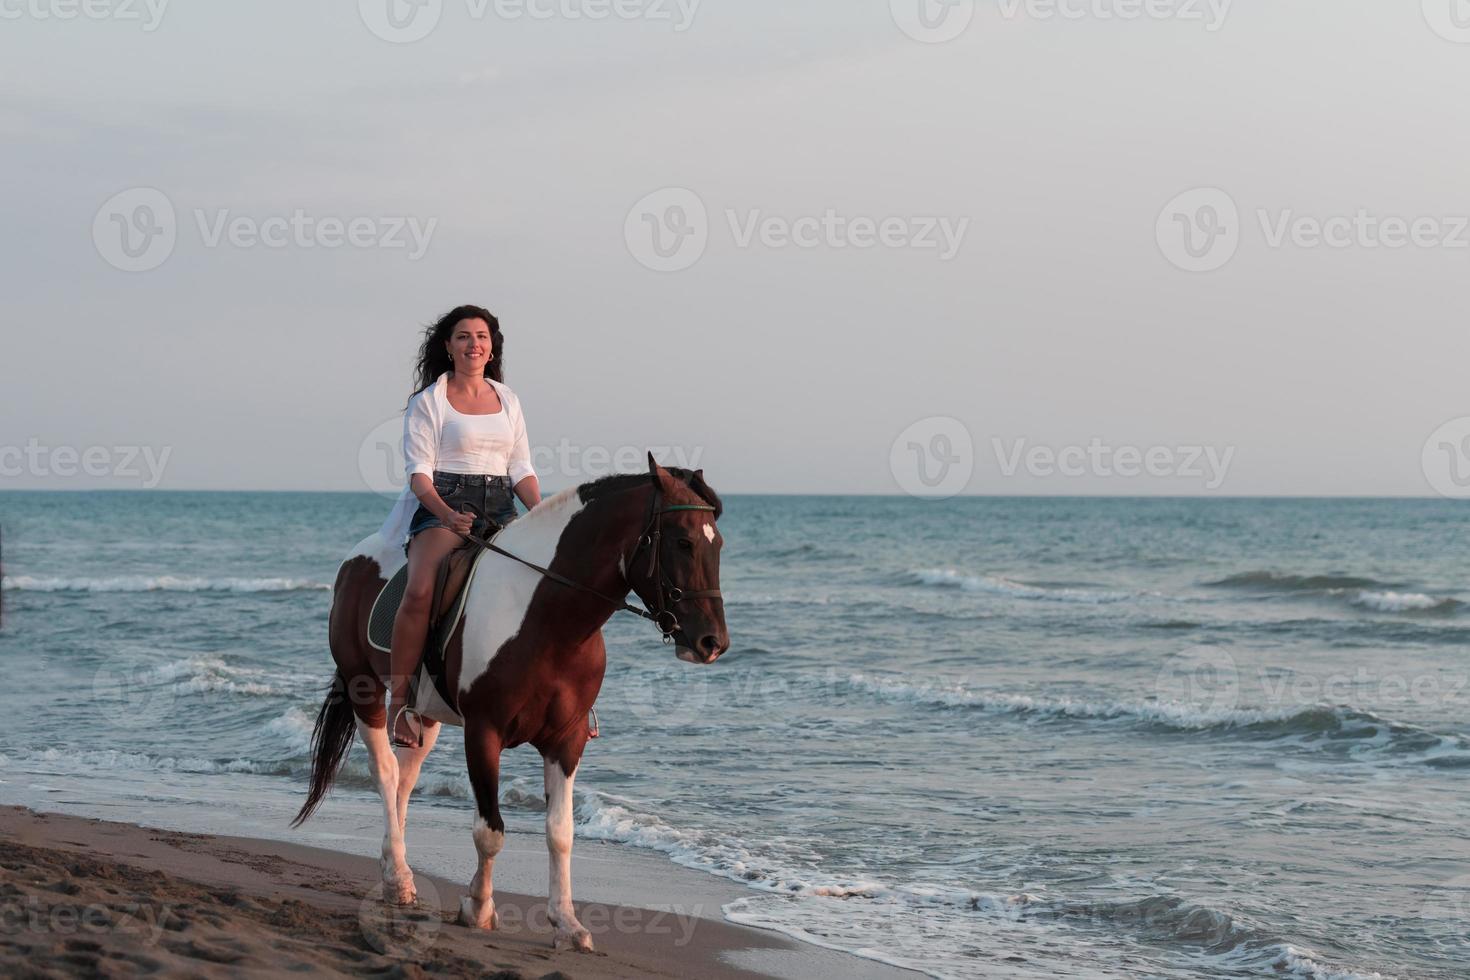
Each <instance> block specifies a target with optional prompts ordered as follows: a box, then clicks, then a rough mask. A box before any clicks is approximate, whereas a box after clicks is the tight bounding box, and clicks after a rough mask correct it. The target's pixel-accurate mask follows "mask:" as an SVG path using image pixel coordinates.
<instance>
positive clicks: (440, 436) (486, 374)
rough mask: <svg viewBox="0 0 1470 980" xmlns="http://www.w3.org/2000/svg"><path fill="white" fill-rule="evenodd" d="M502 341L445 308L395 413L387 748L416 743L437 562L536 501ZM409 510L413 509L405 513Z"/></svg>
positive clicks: (493, 324) (474, 317) (492, 329)
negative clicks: (399, 443)
mask: <svg viewBox="0 0 1470 980" xmlns="http://www.w3.org/2000/svg"><path fill="white" fill-rule="evenodd" d="M504 348H505V338H504V336H503V335H502V334H501V331H500V321H498V320H497V319H496V318H495V317H494V316H493V315H492V314H491V313H490V311H488V310H485V309H482V308H481V307H478V306H460V307H456V308H455V309H453V310H450V311H449V312H448V313H446V314H445V315H444V316H442V317H440V318H439V321H438V322H437V323H435V324H434V325H433V326H431V327H429V328H428V330H426V331H425V333H424V342H423V345H422V346H421V347H420V349H419V356H418V365H417V369H416V371H417V388H416V389H415V391H414V394H413V395H412V396H411V397H410V398H409V401H408V408H407V410H406V411H405V412H404V415H403V455H404V459H405V462H406V469H407V473H408V479H409V485H408V487H406V488H405V489H404V491H403V494H402V496H400V497H399V500H398V504H397V506H395V507H394V508H393V512H392V513H391V514H390V515H389V517H388V520H387V521H386V522H385V523H384V524H383V529H382V531H381V532H380V533H381V534H382V536H383V540H384V541H385V542H390V543H392V544H393V545H394V546H397V545H398V544H399V543H401V542H403V541H404V539H405V537H406V538H407V544H406V545H405V547H406V548H407V552H408V584H407V587H406V588H405V590H404V594H403V601H402V603H401V604H400V605H399V607H398V616H397V618H396V619H395V620H394V623H393V642H392V652H391V653H390V654H389V662H390V668H389V673H390V677H389V688H388V693H389V698H390V704H389V711H390V718H391V719H392V722H391V724H390V726H389V727H390V730H391V733H392V739H393V744H394V745H396V746H401V747H417V746H421V745H422V744H423V720H422V719H420V718H419V717H418V715H417V714H416V713H415V712H414V711H413V710H412V708H411V707H410V705H409V693H410V689H411V686H412V682H413V678H414V677H415V675H417V674H418V671H419V664H420V663H421V662H422V660H423V656H424V645H425V642H426V640H427V632H428V623H429V612H430V609H429V607H430V604H431V603H432V602H433V596H434V577H435V571H436V570H437V569H438V567H439V563H440V562H441V561H442V560H443V559H444V557H445V556H446V555H448V554H449V552H451V551H453V550H454V549H455V548H457V547H458V546H459V545H461V544H463V543H464V538H463V535H464V534H466V533H475V534H478V535H482V536H483V535H485V534H487V533H489V531H491V530H493V528H494V527H495V526H496V525H505V524H509V523H510V522H511V521H513V520H515V519H516V507H515V500H514V498H512V496H511V491H512V489H513V490H514V492H515V496H517V497H519V498H520V499H521V502H522V503H524V504H525V505H526V507H527V509H529V508H531V507H534V506H536V504H537V503H538V502H540V500H541V487H540V484H539V483H538V482H537V479H536V471H535V470H534V469H532V467H531V450H530V446H529V445H528V443H527V441H526V421H525V417H524V415H523V414H522V413H521V404H520V399H518V398H517V397H516V395H515V393H514V392H512V391H511V390H510V388H508V387H506V385H505V383H504V359H503V351H504ZM415 504H417V509H414V505H415Z"/></svg>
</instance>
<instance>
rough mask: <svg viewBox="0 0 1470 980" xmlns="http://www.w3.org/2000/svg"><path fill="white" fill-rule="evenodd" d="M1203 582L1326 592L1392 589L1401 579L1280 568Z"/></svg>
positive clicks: (1265, 589) (1231, 586)
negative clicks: (1299, 572) (1291, 572)
mask: <svg viewBox="0 0 1470 980" xmlns="http://www.w3.org/2000/svg"><path fill="white" fill-rule="evenodd" d="M1205 585H1206V586H1209V587H1211V588H1222V589H1254V590H1256V591H1261V592H1326V591H1328V590H1329V589H1394V588H1402V585H1401V584H1400V583H1395V582H1379V581H1376V580H1375V579H1371V578H1359V577H1357V576H1353V575H1283V574H1281V573H1279V572H1267V571H1258V572H1241V573H1240V574H1238V575H1229V576H1226V577H1225V578H1222V579H1217V580H1216V581H1213V582H1206V583H1205Z"/></svg>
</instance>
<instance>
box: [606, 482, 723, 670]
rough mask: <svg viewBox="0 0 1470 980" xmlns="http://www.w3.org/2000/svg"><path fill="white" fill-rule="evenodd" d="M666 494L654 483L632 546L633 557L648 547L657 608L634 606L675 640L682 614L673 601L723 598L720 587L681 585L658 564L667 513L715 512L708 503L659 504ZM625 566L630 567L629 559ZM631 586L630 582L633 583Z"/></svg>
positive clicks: (650, 574) (666, 636) (660, 630)
mask: <svg viewBox="0 0 1470 980" xmlns="http://www.w3.org/2000/svg"><path fill="white" fill-rule="evenodd" d="M662 497H663V488H662V487H659V486H655V487H654V488H653V496H652V497H651V498H649V501H648V521H647V522H646V523H645V524H644V527H643V533H642V534H641V535H639V537H638V547H636V548H634V549H633V561H637V560H638V552H640V551H642V550H643V549H644V548H647V549H648V580H649V581H650V582H652V583H653V589H654V595H656V596H657V597H658V609H657V610H656V611H655V612H654V613H653V614H652V615H649V614H648V613H647V612H645V611H643V610H641V609H639V610H634V611H635V612H637V613H639V614H640V615H643V616H646V617H647V618H649V619H651V620H653V623H654V625H655V626H657V627H658V628H659V632H661V633H662V634H663V636H664V642H665V643H672V642H674V634H675V633H677V632H678V631H679V617H678V616H675V615H674V612H673V610H671V609H670V608H669V606H670V605H671V604H676V603H680V602H683V601H684V600H685V599H720V600H721V601H723V597H722V596H721V595H720V590H719V589H694V590H687V589H681V588H679V587H678V586H676V585H674V584H673V583H672V582H670V581H669V580H668V579H666V578H664V574H663V568H662V567H661V566H660V565H659V555H660V553H661V549H660V548H659V544H660V543H661V542H662V540H663V533H664V529H663V521H662V520H661V518H662V517H663V516H664V515H665V514H670V513H673V512H674V511H678V510H704V511H710V512H711V513H713V512H714V508H713V507H711V506H709V505H708V504H670V505H669V506H667V507H659V501H660V499H661V498H662ZM625 567H627V568H631V567H632V563H631V562H629V563H628V564H627V565H626V566H625ZM627 578H628V576H627V573H626V572H624V573H623V580H624V581H627ZM629 587H630V588H631V583H630V586H629Z"/></svg>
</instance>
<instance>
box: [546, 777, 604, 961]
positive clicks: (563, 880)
mask: <svg viewBox="0 0 1470 980" xmlns="http://www.w3.org/2000/svg"><path fill="white" fill-rule="evenodd" d="M579 755H580V753H579ZM542 762H543V768H544V772H545V775H546V851H547V854H548V856H549V858H550V865H551V875H550V878H551V884H550V887H549V889H548V891H547V899H546V911H547V915H548V916H549V917H550V919H551V923H552V925H554V926H556V935H555V937H554V938H553V939H552V946H553V947H555V948H556V949H561V948H563V947H567V946H570V947H572V948H573V949H577V950H580V951H581V952H584V953H590V952H592V934H591V933H589V932H588V931H587V930H586V929H584V928H582V923H580V922H578V921H577V914H576V912H575V911H574V910H573V908H572V784H573V783H574V782H575V781H576V778H577V760H573V761H572V762H571V764H570V766H569V767H568V768H563V766H562V762H561V760H560V759H555V758H551V757H549V756H546V757H543V759H542Z"/></svg>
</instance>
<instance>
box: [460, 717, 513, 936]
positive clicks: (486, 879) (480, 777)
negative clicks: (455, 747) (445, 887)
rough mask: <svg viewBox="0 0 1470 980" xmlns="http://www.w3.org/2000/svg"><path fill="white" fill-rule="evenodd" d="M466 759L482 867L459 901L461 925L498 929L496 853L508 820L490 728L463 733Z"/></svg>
mask: <svg viewBox="0 0 1470 980" xmlns="http://www.w3.org/2000/svg"><path fill="white" fill-rule="evenodd" d="M464 736H465V737H464V749H465V761H466V762H467V763H468V764H469V771H470V786H471V787H472V788H473V789H474V791H475V809H476V814H475V829H474V833H473V834H472V836H473V837H474V840H475V853H476V854H477V855H479V858H480V866H479V867H478V868H477V869H476V870H475V877H474V878H473V880H471V881H470V893H469V894H468V895H466V896H465V897H464V898H462V899H460V901H459V922H460V925H465V926H469V927H470V928H472V929H495V928H496V927H498V926H499V925H500V920H499V917H498V916H496V914H495V884H494V880H493V874H494V871H495V856H496V855H497V854H499V853H500V850H501V848H503V847H505V821H504V820H502V819H500V740H499V738H498V737H497V736H496V735H495V733H494V732H491V731H483V730H471V729H470V728H469V726H466V728H465V733H464Z"/></svg>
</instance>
